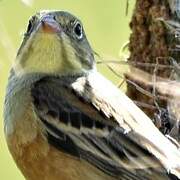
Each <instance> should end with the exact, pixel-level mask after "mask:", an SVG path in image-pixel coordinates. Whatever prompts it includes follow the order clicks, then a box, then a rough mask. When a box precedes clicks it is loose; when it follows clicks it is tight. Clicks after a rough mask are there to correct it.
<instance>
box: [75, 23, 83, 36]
mask: <svg viewBox="0 0 180 180" xmlns="http://www.w3.org/2000/svg"><path fill="white" fill-rule="evenodd" d="M74 33H75V34H76V36H77V38H78V39H82V37H83V31H82V26H81V24H80V23H79V22H76V24H75V25H74Z"/></svg>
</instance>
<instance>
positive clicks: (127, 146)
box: [31, 72, 180, 179]
mask: <svg viewBox="0 0 180 180" xmlns="http://www.w3.org/2000/svg"><path fill="white" fill-rule="evenodd" d="M31 94H32V97H33V103H34V108H35V112H36V114H37V115H38V116H39V118H40V119H41V121H42V122H43V124H44V126H45V129H46V135H47V138H48V140H49V143H50V144H51V145H53V146H55V147H56V148H57V149H59V150H61V151H64V152H66V153H69V154H71V155H73V156H76V157H79V159H84V160H86V161H88V162H90V163H91V164H93V165H94V166H96V167H97V168H99V169H100V170H101V171H103V172H105V173H107V174H109V175H111V176H113V177H116V178H122V179H123V178H124V179H151V178H152V177H154V178H155V179H157V177H158V179H166V178H167V179H168V177H167V176H166V170H168V171H171V172H172V173H174V172H175V173H174V174H176V175H179V174H178V173H179V169H177V164H178V165H179V163H180V161H179V162H177V163H176V162H174V164H173V163H172V162H168V161H171V160H175V158H176V160H177V159H178V158H179V159H180V154H179V152H178V151H177V150H176V148H175V147H174V146H173V145H172V144H171V143H170V142H169V141H168V140H166V139H165V138H164V136H163V135H161V134H160V133H159V132H158V130H157V129H156V128H155V127H154V125H153V124H152V123H151V121H150V120H149V119H148V118H147V117H146V116H145V115H144V114H143V113H142V112H141V111H140V110H139V109H138V108H137V107H136V106H135V105H134V104H133V103H132V102H131V101H130V100H129V99H128V98H127V97H126V96H125V95H124V94H121V93H120V92H119V91H118V90H117V89H116V88H115V86H113V85H112V84H111V83H110V82H109V81H108V80H106V79H105V78H103V77H102V76H101V75H100V74H99V73H94V72H93V73H91V74H90V75H88V76H87V77H79V78H77V79H73V78H72V79H71V78H69V79H66V78H64V79H63V78H58V77H54V78H53V77H46V78H43V79H42V80H40V81H38V82H37V83H36V84H34V86H33V87H32V90H31ZM133 108H135V110H134V109H133ZM136 110H137V112H136ZM143 118H144V119H145V120H147V122H144V121H143V120H144V119H143ZM156 136H157V137H156ZM157 143H161V144H162V147H159V146H158V144H157ZM165 146H166V147H165ZM168 146H169V147H168ZM167 147H168V148H167ZM163 148H166V149H167V151H166V150H165V149H163ZM171 153H174V155H172V154H171ZM169 163H171V164H169ZM173 168H174V169H173ZM149 177H151V178H149Z"/></svg>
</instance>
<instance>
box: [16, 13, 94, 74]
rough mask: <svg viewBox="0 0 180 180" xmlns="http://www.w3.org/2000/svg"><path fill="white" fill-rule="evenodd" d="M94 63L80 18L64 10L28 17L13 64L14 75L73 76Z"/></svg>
mask: <svg viewBox="0 0 180 180" xmlns="http://www.w3.org/2000/svg"><path fill="white" fill-rule="evenodd" d="M94 64H95V63H94V56H93V51H92V49H91V47H90V45H89V43H88V40H87V38H86V35H85V32H84V29H83V26H82V23H81V21H80V20H79V19H77V18H76V17H75V16H73V15H71V14H70V13H68V12H64V11H41V12H39V13H37V14H36V15H34V16H32V18H31V19H30V20H29V24H28V27H27V32H26V33H25V36H24V39H23V42H22V45H21V47H20V49H19V51H18V54H17V57H16V60H15V64H14V66H13V67H14V70H15V72H16V73H17V74H22V73H45V74H46V73H47V74H51V73H53V74H57V75H73V74H77V73H84V72H88V71H89V70H92V69H93V68H94Z"/></svg>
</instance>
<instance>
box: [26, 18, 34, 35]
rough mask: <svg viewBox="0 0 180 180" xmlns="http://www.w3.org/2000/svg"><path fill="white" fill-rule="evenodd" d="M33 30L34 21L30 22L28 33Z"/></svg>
mask: <svg viewBox="0 0 180 180" xmlns="http://www.w3.org/2000/svg"><path fill="white" fill-rule="evenodd" d="M32 28H33V22H32V20H29V24H28V27H27V33H29V32H31V30H32Z"/></svg>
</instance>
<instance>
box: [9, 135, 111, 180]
mask: <svg viewBox="0 0 180 180" xmlns="http://www.w3.org/2000/svg"><path fill="white" fill-rule="evenodd" d="M8 142H9V143H8V144H9V149H10V151H11V154H12V155H13V158H14V160H15V161H16V164H17V165H18V167H19V168H20V170H21V171H22V173H23V174H24V176H25V178H26V179H28V180H113V179H114V178H112V177H110V176H108V175H106V174H104V173H103V172H102V171H100V170H98V169H97V168H95V167H94V166H92V165H90V164H89V163H87V162H85V161H83V160H79V159H77V158H75V157H73V156H70V155H67V154H65V153H63V152H61V151H59V150H57V149H56V148H54V147H52V146H51V145H49V144H48V142H47V141H46V139H45V138H44V137H43V135H41V134H39V135H37V137H36V138H35V139H34V140H33V141H32V142H30V143H28V144H24V145H21V146H19V147H18V146H17V143H15V142H16V139H15V136H13V138H12V137H11V138H10V137H9V141H8Z"/></svg>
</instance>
